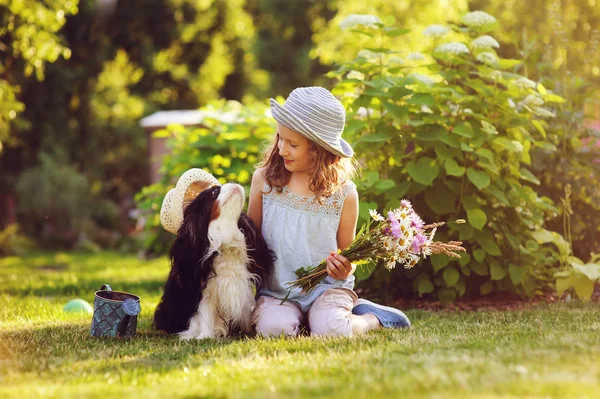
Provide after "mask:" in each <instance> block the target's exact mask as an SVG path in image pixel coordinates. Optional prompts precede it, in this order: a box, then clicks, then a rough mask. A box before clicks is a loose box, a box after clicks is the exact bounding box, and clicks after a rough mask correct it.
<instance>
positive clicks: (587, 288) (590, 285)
mask: <svg viewBox="0 0 600 399" xmlns="http://www.w3.org/2000/svg"><path fill="white" fill-rule="evenodd" d="M571 284H572V285H573V288H574V289H575V293H576V294H577V296H578V297H579V299H581V300H582V301H584V302H587V301H589V300H590V298H591V297H592V293H593V292H594V282H593V281H592V280H590V279H589V278H587V276H584V275H582V274H578V273H574V274H573V275H571Z"/></svg>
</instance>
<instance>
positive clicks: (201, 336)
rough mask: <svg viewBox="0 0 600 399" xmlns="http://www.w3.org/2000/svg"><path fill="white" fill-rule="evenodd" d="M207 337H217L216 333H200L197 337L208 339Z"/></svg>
mask: <svg viewBox="0 0 600 399" xmlns="http://www.w3.org/2000/svg"><path fill="white" fill-rule="evenodd" d="M207 338H211V339H212V338H216V335H215V334H211V333H200V334H198V335H197V336H196V339H207Z"/></svg>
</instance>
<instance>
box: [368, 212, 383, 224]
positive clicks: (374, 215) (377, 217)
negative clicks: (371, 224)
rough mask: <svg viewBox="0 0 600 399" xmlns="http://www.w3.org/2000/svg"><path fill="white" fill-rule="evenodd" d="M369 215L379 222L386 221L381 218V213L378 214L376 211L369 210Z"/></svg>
mask: <svg viewBox="0 0 600 399" xmlns="http://www.w3.org/2000/svg"><path fill="white" fill-rule="evenodd" d="M369 215H370V216H371V218H373V219H374V220H377V221H378V222H381V221H384V220H385V219H384V217H383V216H381V215H380V214H379V212H377V211H376V210H375V209H369Z"/></svg>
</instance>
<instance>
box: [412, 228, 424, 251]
mask: <svg viewBox="0 0 600 399" xmlns="http://www.w3.org/2000/svg"><path fill="white" fill-rule="evenodd" d="M426 242H427V237H426V236H425V234H421V233H419V234H417V235H416V236H415V237H414V238H413V242H412V252H413V253H415V254H418V253H419V252H421V247H422V246H423V245H424V244H425V243H426Z"/></svg>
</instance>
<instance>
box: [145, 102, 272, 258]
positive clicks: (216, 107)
mask: <svg viewBox="0 0 600 399" xmlns="http://www.w3.org/2000/svg"><path fill="white" fill-rule="evenodd" d="M200 111H201V112H202V113H203V119H202V122H201V124H202V126H201V127H192V128H185V127H183V126H181V125H171V126H168V127H167V128H166V129H163V130H160V131H157V132H155V133H154V135H155V136H157V137H169V139H168V140H167V143H168V144H167V145H168V148H169V153H168V154H167V155H165V156H164V158H163V162H162V166H161V169H160V171H161V173H162V178H161V181H160V182H159V183H156V184H153V185H150V186H148V187H145V188H144V189H143V190H142V191H141V192H140V193H139V194H138V195H137V196H136V202H137V204H138V207H139V208H140V211H141V214H142V217H144V218H145V227H144V235H145V248H146V251H147V252H148V253H149V254H161V253H165V252H166V251H167V249H168V247H169V245H170V240H171V239H172V238H174V236H173V235H172V234H170V233H167V232H165V231H164V230H163V229H162V227H160V214H159V211H160V207H161V204H162V200H163V198H164V196H165V195H166V193H167V191H168V190H169V189H170V188H172V187H173V186H174V185H175V183H176V182H177V179H178V178H179V176H181V175H182V174H183V173H184V172H185V171H186V170H188V169H190V168H204V169H206V170H207V171H209V172H211V173H212V174H213V175H214V176H215V177H216V178H217V179H219V181H220V182H221V183H226V182H230V181H231V182H236V183H239V184H241V185H243V186H245V187H246V189H248V188H249V185H250V181H251V179H252V173H253V172H254V168H255V164H256V163H257V162H258V161H259V158H260V156H261V153H262V150H263V146H264V142H265V141H266V140H268V139H272V138H273V135H274V129H275V121H274V120H273V118H271V116H270V115H269V114H268V112H267V111H268V107H267V105H266V103H254V104H249V105H242V104H240V103H238V102H235V101H229V102H225V101H217V102H213V103H211V104H208V105H206V106H205V107H202V108H201V109H200Z"/></svg>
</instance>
